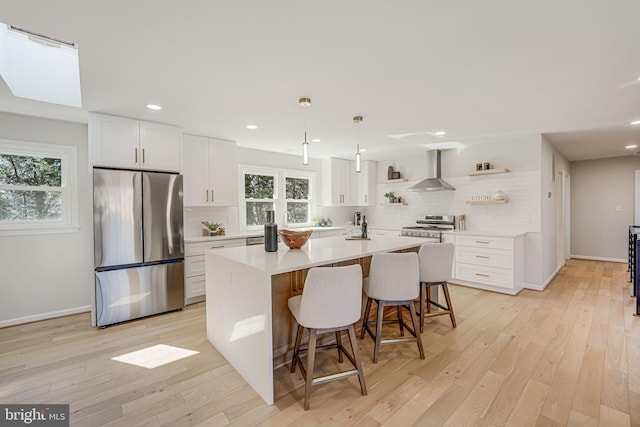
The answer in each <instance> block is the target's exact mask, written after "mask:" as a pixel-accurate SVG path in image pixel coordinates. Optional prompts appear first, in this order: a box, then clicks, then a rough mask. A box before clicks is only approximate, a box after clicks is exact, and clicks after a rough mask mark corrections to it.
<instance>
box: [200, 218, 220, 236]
mask: <svg viewBox="0 0 640 427" xmlns="http://www.w3.org/2000/svg"><path fill="white" fill-rule="evenodd" d="M202 225H204V226H205V227H206V229H205V230H204V231H205V233H207V232H208V235H209V236H217V235H218V229H219V228H220V226H221V225H222V224H219V223H217V222H214V223H211V222H208V221H202ZM205 235H206V234H205Z"/></svg>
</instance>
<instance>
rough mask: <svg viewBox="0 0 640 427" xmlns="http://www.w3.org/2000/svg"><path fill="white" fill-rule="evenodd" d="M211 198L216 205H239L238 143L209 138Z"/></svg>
mask: <svg viewBox="0 0 640 427" xmlns="http://www.w3.org/2000/svg"><path fill="white" fill-rule="evenodd" d="M209 177H210V180H209V200H210V201H211V204H212V205H214V206H234V205H237V197H236V195H237V192H238V188H237V185H236V178H237V172H236V144H235V142H233V141H222V140H219V139H209Z"/></svg>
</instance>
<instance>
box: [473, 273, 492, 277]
mask: <svg viewBox="0 0 640 427" xmlns="http://www.w3.org/2000/svg"><path fill="white" fill-rule="evenodd" d="M476 276H482V277H489V275H488V274H481V273H476Z"/></svg>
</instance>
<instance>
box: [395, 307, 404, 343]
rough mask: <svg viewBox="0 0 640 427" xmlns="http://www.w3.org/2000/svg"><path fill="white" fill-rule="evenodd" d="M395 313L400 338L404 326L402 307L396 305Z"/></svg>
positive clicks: (402, 334)
mask: <svg viewBox="0 0 640 427" xmlns="http://www.w3.org/2000/svg"><path fill="white" fill-rule="evenodd" d="M396 311H397V312H398V325H399V326H400V336H401V337H403V336H404V325H403V324H402V306H401V305H397V306H396Z"/></svg>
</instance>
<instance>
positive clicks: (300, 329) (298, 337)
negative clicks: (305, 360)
mask: <svg viewBox="0 0 640 427" xmlns="http://www.w3.org/2000/svg"><path fill="white" fill-rule="evenodd" d="M303 334H304V328H303V327H302V326H300V325H298V329H297V330H296V343H295V345H294V347H293V357H291V373H292V374H293V373H294V372H295V371H296V363H298V361H297V358H298V357H299V356H298V352H300V344H301V343H302V335H303Z"/></svg>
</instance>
